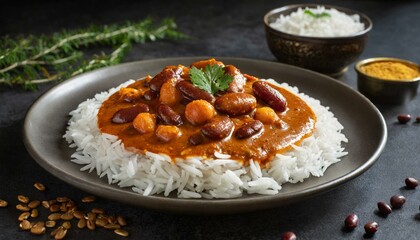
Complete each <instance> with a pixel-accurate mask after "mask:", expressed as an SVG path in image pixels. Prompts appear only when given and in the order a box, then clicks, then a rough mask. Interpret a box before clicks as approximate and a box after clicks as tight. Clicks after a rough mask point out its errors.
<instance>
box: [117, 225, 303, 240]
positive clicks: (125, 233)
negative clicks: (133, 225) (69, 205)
mask: <svg viewBox="0 0 420 240" xmlns="http://www.w3.org/2000/svg"><path fill="white" fill-rule="evenodd" d="M114 233H116V234H117V235H120V236H122V237H128V232H127V231H125V230H123V229H121V228H118V229H115V230H114ZM295 239H296V238H295Z"/></svg>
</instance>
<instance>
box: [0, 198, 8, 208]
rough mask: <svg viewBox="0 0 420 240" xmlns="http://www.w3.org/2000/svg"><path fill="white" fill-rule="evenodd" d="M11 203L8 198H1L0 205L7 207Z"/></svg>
mask: <svg viewBox="0 0 420 240" xmlns="http://www.w3.org/2000/svg"><path fill="white" fill-rule="evenodd" d="M7 205H9V203H8V202H7V201H6V200H3V199H0V207H7Z"/></svg>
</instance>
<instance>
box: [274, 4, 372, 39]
mask: <svg viewBox="0 0 420 240" xmlns="http://www.w3.org/2000/svg"><path fill="white" fill-rule="evenodd" d="M305 10H310V11H311V12H313V13H314V14H322V13H327V14H329V15H330V16H325V17H319V18H316V17H313V16H311V15H309V14H306V13H305ZM270 26H271V27H272V28H274V29H277V30H279V31H282V32H286V33H290V34H295V35H301V36H311V37H341V36H350V35H352V34H355V33H357V32H360V31H362V30H364V29H365V26H364V24H363V23H361V22H360V16H359V15H358V14H354V15H347V14H345V13H343V12H340V11H338V10H337V9H334V8H331V9H325V7H324V6H318V7H317V8H305V9H302V8H299V9H298V10H297V11H295V12H292V13H291V14H290V15H286V16H284V15H280V16H279V18H277V19H276V21H275V22H273V23H271V24H270Z"/></svg>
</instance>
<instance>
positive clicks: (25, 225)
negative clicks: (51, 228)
mask: <svg viewBox="0 0 420 240" xmlns="http://www.w3.org/2000/svg"><path fill="white" fill-rule="evenodd" d="M19 227H20V228H21V229H22V230H25V231H27V230H29V229H31V228H32V224H31V222H29V221H28V220H26V219H24V220H23V221H22V222H21V223H20V224H19Z"/></svg>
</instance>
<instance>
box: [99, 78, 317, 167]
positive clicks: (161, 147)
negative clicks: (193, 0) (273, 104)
mask: <svg viewBox="0 0 420 240" xmlns="http://www.w3.org/2000/svg"><path fill="white" fill-rule="evenodd" d="M245 76H246V79H247V80H246V83H245V85H244V87H243V92H244V93H248V94H252V95H254V94H253V91H252V84H253V83H254V82H255V81H259V79H257V78H255V77H250V76H247V75H245ZM183 77H184V78H188V79H185V80H189V76H187V77H186V76H185V75H184V76H183ZM146 81H150V78H148V79H142V80H138V81H136V82H135V83H133V84H131V85H130V86H128V87H129V88H135V89H139V90H141V91H142V92H144V91H146V90H149V87H148V86H147V85H148V84H145V82H146ZM270 85H271V86H272V87H274V88H275V89H277V90H278V91H279V92H280V93H281V94H282V95H283V96H284V98H285V99H286V100H287V110H286V111H284V112H281V113H280V112H277V115H278V116H279V119H280V122H281V124H280V125H279V124H276V125H270V124H264V128H263V130H261V131H260V132H259V133H258V134H256V135H254V136H252V137H249V138H245V139H238V138H236V137H235V136H234V134H233V133H234V131H235V130H236V129H238V128H239V127H240V126H241V125H243V124H244V123H245V122H248V121H250V120H252V118H253V114H254V112H255V111H251V112H250V113H248V114H245V115H241V116H237V117H231V119H232V120H233V122H234V126H235V127H234V130H233V131H232V132H231V134H230V135H229V136H228V137H226V138H224V139H222V140H217V141H214V140H207V141H205V142H204V143H202V144H199V145H196V146H194V145H192V144H191V143H190V142H189V137H190V136H191V135H192V134H196V133H199V132H200V130H201V127H202V126H193V125H192V124H191V123H189V122H188V121H187V120H186V119H185V116H184V112H185V106H186V101H185V99H183V100H182V101H180V102H179V103H177V104H174V105H172V106H171V107H172V109H173V110H174V111H175V112H177V113H178V114H179V115H181V116H182V119H183V124H182V125H180V126H178V128H179V130H180V136H179V137H178V138H177V139H173V140H171V141H169V142H163V141H160V140H159V139H158V138H157V137H156V135H155V133H154V132H149V133H145V134H141V133H139V132H138V131H137V130H136V129H135V128H134V127H133V124H132V122H128V123H113V122H112V118H113V115H114V114H115V113H116V112H117V111H118V110H120V109H123V108H127V107H131V106H134V105H136V104H138V103H145V104H147V105H148V106H149V108H150V110H149V113H152V114H155V113H156V111H157V106H158V105H159V104H160V103H159V97H157V98H156V99H153V100H146V99H144V98H139V99H137V100H136V101H134V102H126V101H124V100H122V99H121V96H120V93H119V92H116V93H114V94H113V95H112V96H110V97H109V98H108V99H107V100H106V101H105V102H104V103H103V104H102V106H101V108H100V110H99V113H98V126H99V129H100V131H101V132H102V133H108V134H112V135H115V136H118V138H119V139H121V141H122V143H123V144H124V146H125V148H126V149H127V150H129V151H133V152H136V153H144V152H145V151H150V152H154V153H161V154H166V155H168V156H170V157H171V158H172V159H175V158H182V159H186V158H187V157H189V156H203V157H207V158H213V157H214V152H215V151H218V152H220V153H224V154H229V155H231V158H232V159H235V160H238V161H240V162H242V163H243V164H245V165H247V164H248V162H249V160H251V159H253V160H254V161H257V162H259V163H261V164H266V163H268V162H269V161H270V160H271V159H272V158H273V156H274V155H275V154H276V153H281V152H284V151H286V150H288V149H290V148H291V145H292V144H299V143H300V141H301V140H303V139H304V138H306V137H308V136H310V135H311V134H312V133H313V130H314V128H315V122H316V116H315V114H314V112H313V111H312V109H311V108H310V107H309V106H308V105H307V104H306V103H305V102H304V101H303V100H302V99H301V98H300V97H298V96H297V95H295V94H293V93H291V92H289V91H288V90H286V89H284V88H282V87H279V86H275V85H273V84H270ZM216 98H217V96H216ZM264 106H267V105H266V104H265V103H264V102H263V101H261V100H260V99H258V98H257V108H259V107H264ZM217 115H223V114H221V113H219V112H217ZM157 124H159V120H158V122H157Z"/></svg>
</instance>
